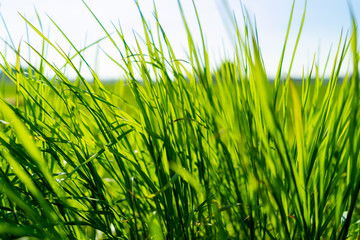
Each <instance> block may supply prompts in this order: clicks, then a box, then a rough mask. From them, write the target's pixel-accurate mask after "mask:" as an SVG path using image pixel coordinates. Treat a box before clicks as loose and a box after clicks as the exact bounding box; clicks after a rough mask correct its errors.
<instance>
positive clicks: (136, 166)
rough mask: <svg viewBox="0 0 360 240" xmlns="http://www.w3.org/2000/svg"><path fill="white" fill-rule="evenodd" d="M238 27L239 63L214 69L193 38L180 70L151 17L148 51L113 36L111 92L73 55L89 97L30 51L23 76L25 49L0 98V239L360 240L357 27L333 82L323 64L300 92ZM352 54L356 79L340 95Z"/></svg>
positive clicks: (344, 45)
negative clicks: (115, 68) (115, 57)
mask: <svg viewBox="0 0 360 240" xmlns="http://www.w3.org/2000/svg"><path fill="white" fill-rule="evenodd" d="M155 16H156V12H155ZM94 17H95V18H96V16H94ZM244 19H245V23H244V24H245V29H247V31H246V32H245V33H240V30H239V28H237V27H236V26H235V30H238V42H237V45H236V49H237V51H236V52H235V54H234V56H233V57H232V58H229V59H228V60H227V61H225V62H224V64H222V65H221V66H220V67H219V68H211V67H210V64H209V57H208V53H207V51H208V49H206V47H204V46H201V47H199V48H198V47H197V46H195V44H194V41H193V36H192V35H191V34H190V32H188V41H189V45H188V49H187V50H188V54H189V59H186V62H187V63H186V64H185V63H184V62H183V61H179V60H178V59H177V58H176V56H175V53H174V52H173V49H172V47H171V44H170V43H169V41H168V39H167V37H166V33H165V32H163V30H162V28H161V25H160V23H158V25H157V28H156V29H155V31H150V28H149V26H147V23H146V21H145V19H142V20H143V24H144V33H143V34H144V36H145V37H144V39H145V40H146V46H147V49H144V48H142V47H140V46H138V48H131V47H129V46H128V45H127V41H126V39H127V38H126V36H124V35H123V34H122V32H121V30H120V29H115V30H117V34H118V37H120V39H122V41H120V42H118V41H116V40H115V39H113V37H112V35H111V34H109V32H108V31H111V32H112V31H113V30H114V29H111V30H108V29H105V28H103V29H104V32H105V33H106V34H107V36H108V38H109V39H110V40H111V41H112V42H113V44H114V46H115V47H116V48H118V49H119V51H120V52H121V54H122V59H123V61H122V62H118V64H119V66H122V68H123V69H124V71H125V76H124V81H123V82H118V83H116V84H114V85H104V84H103V83H102V82H101V81H100V80H99V79H98V77H97V76H96V74H95V72H94V71H92V69H91V68H90V66H89V65H87V62H86V59H85V58H82V53H83V51H82V50H81V49H75V47H74V45H72V46H73V48H74V50H75V51H76V52H77V54H76V55H77V56H80V57H81V58H82V59H83V62H84V66H88V67H89V69H90V71H91V72H92V73H93V79H94V81H93V82H92V83H89V82H87V81H86V80H85V78H84V77H83V76H82V75H81V74H80V72H79V71H78V79H77V80H76V81H70V80H69V79H68V78H67V77H66V75H65V74H64V73H63V72H61V71H60V70H59V69H58V68H57V67H55V66H53V65H52V64H51V63H49V62H48V61H47V58H46V56H44V55H43V54H41V51H35V49H33V51H34V53H37V54H38V55H39V57H40V58H41V59H42V61H41V63H40V66H41V67H38V66H33V65H30V63H29V65H28V66H20V64H19V62H20V58H21V57H22V56H21V55H20V54H18V53H17V52H16V51H15V52H14V54H17V58H18V62H17V63H15V64H13V65H12V64H11V63H8V62H6V60H5V64H4V65H0V68H1V70H2V71H3V72H4V73H6V74H7V76H8V78H9V79H11V80H12V81H13V82H14V84H13V85H12V86H10V87H9V85H8V84H3V85H1V88H0V93H1V95H0V96H1V97H0V120H1V121H0V238H1V239H16V238H22V237H28V238H27V239H358V238H359V236H360V235H359V234H360V224H359V219H360V204H359V203H360V202H359V200H358V196H359V190H360V172H359V171H358V169H359V167H360V161H359V160H360V157H359V156H360V154H359V151H360V147H359V140H360V121H358V119H359V118H360V111H359V103H360V100H359V97H360V95H359V74H358V65H359V51H358V45H357V44H358V40H357V38H356V25H355V22H354V28H353V32H352V36H351V38H349V41H343V42H340V43H339V45H338V50H337V55H336V59H335V60H334V62H333V63H329V67H330V68H332V69H333V71H332V74H331V77H330V78H329V79H328V81H327V82H326V83H325V82H324V81H323V76H322V75H320V73H319V72H318V71H316V66H313V71H312V72H311V73H310V74H309V75H308V76H304V79H303V82H302V83H301V84H295V83H294V82H292V81H291V80H290V74H289V75H288V77H285V78H284V79H283V78H281V77H280V76H281V73H282V71H283V69H282V64H283V62H282V61H283V60H282V58H281V60H280V62H279V70H278V73H279V74H278V75H277V77H276V78H275V80H274V82H270V81H269V80H268V76H267V75H266V73H265V70H264V66H263V64H262V61H261V55H260V51H259V48H260V47H261V46H259V45H258V42H257V41H256V37H255V30H254V28H253V27H252V25H251V23H250V21H249V19H248V18H246V17H245V18H244ZM25 21H26V20H25ZM27 23H28V26H29V28H30V29H33V30H35V31H36V32H38V34H39V36H41V37H42V38H43V39H44V44H45V45H47V46H48V47H51V48H53V49H55V50H56V51H57V52H58V53H59V54H61V55H62V56H63V58H64V60H65V61H66V62H67V65H68V67H71V68H73V69H74V70H75V71H77V70H78V69H77V68H76V67H75V65H74V64H73V62H72V59H73V57H74V56H68V55H65V54H64V52H65V51H63V50H62V49H60V48H59V47H58V46H57V45H55V44H53V43H52V42H51V41H49V40H48V39H47V38H46V37H45V36H44V35H42V33H41V31H40V30H37V29H36V28H35V27H34V26H33V25H32V24H31V23H30V22H27ZM99 24H100V26H102V25H101V23H99ZM184 26H185V28H186V29H188V23H187V22H186V21H185V19H184ZM199 26H201V25H200V24H199ZM289 27H290V26H289ZM298 33H299V36H300V33H301V29H300V30H299V32H298ZM65 37H66V36H65ZM69 43H70V42H69ZM70 44H71V43H70ZM120 45H121V47H120ZM121 49H125V50H121ZM290 50H292V51H293V52H294V54H295V51H296V48H295V49H290ZM283 54H284V53H283ZM347 54H350V55H352V57H353V69H354V71H353V72H351V73H349V74H348V75H347V76H346V77H345V79H344V80H343V81H342V82H341V84H340V83H339V82H338V80H339V78H340V76H339V69H340V68H342V67H348V66H342V62H343V60H344V58H345V56H346V55H347ZM331 64H333V65H331ZM188 65H190V68H189V67H187V66H188ZM43 66H46V67H47V68H49V69H51V70H52V71H53V73H54V75H55V77H54V78H51V79H49V78H47V77H46V76H45V75H44V68H43ZM288 72H289V73H290V72H291V71H288ZM25 73H31V74H25ZM137 75H139V76H141V81H139V79H138V78H137V77H135V76H137ZM9 97H11V98H12V100H13V101H12V103H11V104H10V103H9V101H8V100H9Z"/></svg>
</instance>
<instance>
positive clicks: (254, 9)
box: [0, 0, 360, 79]
mask: <svg viewBox="0 0 360 240" xmlns="http://www.w3.org/2000/svg"><path fill="white" fill-rule="evenodd" d="M86 2H87V4H88V5H89V6H90V8H91V9H92V10H93V11H94V12H95V14H96V15H97V17H98V18H99V19H100V20H101V21H102V23H103V24H104V25H105V26H106V27H107V28H108V30H109V31H110V32H111V31H113V27H112V25H111V22H114V23H115V24H116V25H117V24H118V23H120V24H121V26H122V28H123V30H124V33H125V35H126V36H128V41H129V43H130V45H134V43H133V42H132V41H131V40H132V39H133V38H132V35H133V31H135V32H137V33H139V34H140V35H141V31H142V27H141V21H140V18H139V14H138V12H137V9H136V6H135V4H134V2H133V1H131V0H102V1H95V0H92V1H86ZM155 2H156V6H157V9H158V13H159V19H160V22H161V23H162V25H163V28H164V29H165V31H166V32H167V35H168V37H169V39H170V42H171V43H172V45H173V47H174V48H175V51H176V54H177V56H178V58H183V59H186V46H187V38H186V34H185V30H184V27H183V25H182V22H181V18H180V13H179V10H178V5H177V0H155ZM195 2H196V5H197V8H198V12H199V16H200V21H201V23H202V27H203V31H204V32H205V36H206V41H207V46H208V49H209V52H210V57H211V63H212V66H214V67H215V66H216V64H218V63H219V62H220V61H221V59H222V58H223V57H224V54H226V55H229V56H230V55H231V54H232V51H233V48H232V46H233V44H232V32H231V31H228V29H231V27H230V28H229V26H228V27H226V26H225V25H224V21H223V19H224V18H225V19H226V16H224V13H225V11H223V10H221V9H223V0H196V1H195ZM227 2H228V3H229V5H230V7H231V10H232V11H233V13H234V15H235V16H237V17H238V21H239V23H240V24H241V8H240V1H238V0H236V1H235V0H228V1H227ZM348 2H350V3H351V4H352V6H353V12H354V15H355V17H356V18H357V20H359V18H360V1H357V0H349V1H345V0H310V1H308V4H307V12H306V19H305V23H304V28H303V33H302V36H301V39H300V43H299V48H298V52H297V55H296V58H295V62H294V67H293V70H292V75H293V76H297V77H298V76H301V74H302V71H303V70H304V71H305V73H307V72H308V71H309V68H310V66H311V62H312V59H313V57H314V54H316V60H317V61H318V62H319V68H320V71H321V72H322V71H323V70H324V63H325V60H326V58H327V55H328V53H329V51H330V49H332V51H331V53H332V54H330V62H332V61H331V60H332V59H334V54H335V50H336V48H337V45H338V42H339V39H340V34H341V31H342V29H343V32H344V34H346V33H347V32H349V33H350V32H351V21H350V20H351V19H350V15H349V5H348ZM139 3H140V6H141V9H142V11H143V13H144V15H145V17H146V19H147V20H148V21H149V22H150V23H151V24H154V20H153V17H152V13H153V3H152V1H150V0H139ZM181 3H182V5H183V8H184V11H185V13H186V17H187V19H188V21H189V23H191V24H190V27H191V31H192V32H193V34H195V36H198V34H197V33H198V28H197V25H196V24H195V19H194V18H195V15H194V11H193V7H192V2H191V0H182V1H181ZM242 3H243V5H244V6H245V7H246V8H247V10H248V12H249V14H250V16H255V18H256V23H257V28H258V33H259V41H260V46H261V51H262V54H263V58H264V62H265V67H266V71H267V73H268V74H269V75H270V76H273V75H274V74H275V72H276V70H277V65H278V62H279V59H280V54H281V51H282V46H283V43H284V38H285V34H286V28H287V24H288V20H289V15H290V10H291V6H292V1H290V0H272V1H268V0H243V1H242ZM304 6H305V1H303V0H302V1H300V0H298V1H296V4H295V13H294V19H293V26H292V30H291V32H290V38H289V45H288V52H287V53H288V54H287V55H286V58H285V62H286V63H288V62H289V61H290V54H291V53H292V48H293V46H294V44H295V40H296V37H297V32H298V29H299V26H300V20H301V17H302V14H303V10H304ZM35 9H36V10H37V12H38V13H39V16H40V18H41V22H42V25H43V29H44V32H45V33H46V35H48V36H49V38H50V39H51V40H52V41H53V42H56V43H57V44H58V45H59V46H61V47H62V48H63V49H64V50H65V51H69V49H70V48H69V44H67V43H66V41H65V40H64V39H63V37H62V36H61V34H60V33H59V32H58V31H57V29H56V28H55V27H54V25H52V24H51V23H50V21H49V19H48V16H50V17H51V18H52V19H53V20H54V21H55V22H56V23H57V24H58V25H59V26H60V28H61V29H62V30H63V31H64V32H65V33H66V35H67V36H68V37H69V38H70V39H71V41H72V42H73V43H74V44H75V45H76V46H77V47H78V48H81V47H83V46H85V45H86V44H89V43H91V42H93V41H96V40H97V39H99V38H101V37H103V36H104V33H103V31H102V30H101V28H100V27H99V26H98V24H97V23H96V22H95V20H94V18H93V17H92V16H91V14H90V13H89V11H88V10H87V9H86V7H85V6H84V4H83V3H82V2H81V1H80V0H62V1H49V0H4V1H2V2H1V5H0V12H1V14H2V17H3V19H4V21H5V23H6V25H7V28H8V30H9V32H10V35H11V39H12V42H13V43H14V45H15V46H16V47H18V45H19V43H20V42H21V53H22V54H23V55H24V56H27V57H28V55H29V51H28V50H27V48H26V44H25V42H28V41H29V43H30V44H31V45H32V46H34V47H35V48H37V49H39V50H40V49H41V39H40V38H39V37H38V36H37V35H36V34H35V33H34V32H33V31H32V30H29V38H28V37H27V32H26V28H25V22H24V20H22V18H21V17H20V15H19V14H18V13H20V14H22V15H23V16H25V17H26V18H27V19H28V20H29V21H30V22H32V23H33V24H34V25H36V26H39V23H38V20H37V17H36V13H35ZM47 15H48V16H47ZM0 37H1V38H2V39H4V40H6V41H7V42H11V41H10V37H9V36H8V34H7V32H6V29H5V27H4V24H3V23H2V22H1V23H0ZM196 39H197V40H198V43H199V44H200V38H198V37H197V38H196ZM101 48H102V49H104V50H105V51H106V52H107V53H109V54H110V55H111V56H113V57H114V58H115V59H117V60H119V61H120V56H119V55H118V54H116V51H114V48H113V47H112V46H111V44H110V42H109V41H104V42H102V43H101ZM97 49H98V48H97V47H92V48H91V49H89V50H88V51H87V52H86V53H85V57H86V59H87V61H88V62H89V63H90V64H91V65H92V66H93V67H94V68H96V70H97V72H98V74H99V76H100V77H101V78H102V79H108V78H118V77H119V76H120V75H121V71H120V69H119V68H118V67H117V66H116V65H115V64H113V63H111V61H110V60H109V59H107V57H106V56H105V55H104V54H102V53H101V51H97ZM0 51H1V52H2V53H6V57H7V59H8V60H9V61H14V54H13V53H11V51H10V49H9V48H6V47H5V44H4V43H3V41H1V42H0ZM97 52H98V55H97ZM96 56H97V57H96ZM48 58H49V59H50V61H51V62H53V63H55V64H56V65H57V66H59V67H60V66H62V64H64V60H63V59H61V58H60V57H59V56H58V55H57V54H56V53H55V52H54V51H52V50H51V48H49V49H48ZM30 59H31V61H32V62H34V63H35V62H38V59H36V57H35V54H34V53H30ZM346 66H347V63H346V64H345V65H344V69H343V73H345V72H346V70H347V69H346ZM287 67H288V65H286V64H285V68H284V73H286V71H287ZM330 70H331V66H330V67H328V71H327V74H328V73H329V71H330ZM84 73H85V74H86V72H84ZM68 74H69V75H70V76H71V75H72V73H71V72H68Z"/></svg>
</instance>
